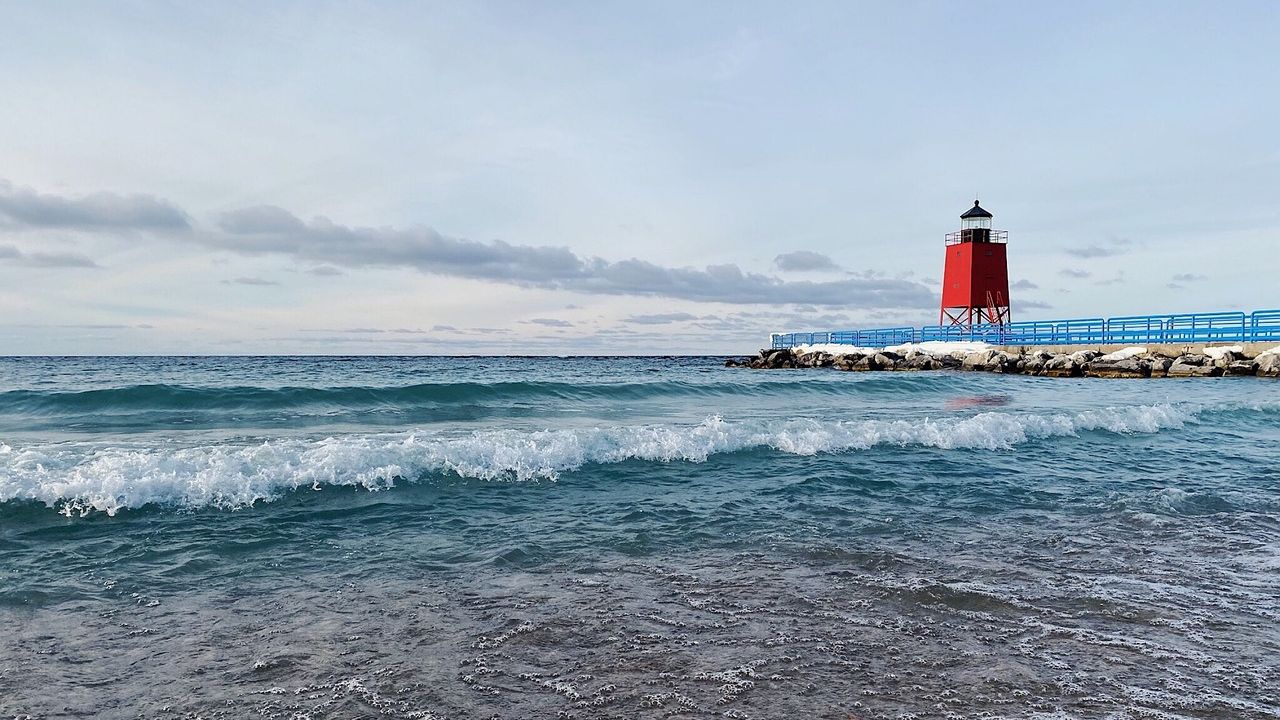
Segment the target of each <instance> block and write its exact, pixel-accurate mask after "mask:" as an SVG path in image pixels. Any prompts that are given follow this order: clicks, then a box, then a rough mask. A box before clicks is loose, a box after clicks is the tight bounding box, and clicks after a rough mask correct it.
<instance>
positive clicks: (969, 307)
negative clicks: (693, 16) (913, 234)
mask: <svg viewBox="0 0 1280 720" xmlns="http://www.w3.org/2000/svg"><path fill="white" fill-rule="evenodd" d="M1008 241H1009V233H1008V232H1007V231H1005V230H992V229H991V213H989V212H987V211H986V210H984V209H982V206H980V205H978V201H977V200H974V201H973V207H971V208H969V209H968V210H967V211H966V212H965V213H964V214H963V215H961V216H960V230H959V231H958V232H953V233H947V236H946V243H947V262H946V266H945V268H944V270H943V273H942V310H941V312H939V313H938V324H939V325H960V326H964V327H969V326H973V325H981V324H985V323H991V324H996V325H1005V324H1007V323H1008V322H1009V264H1008V262H1007V259H1006V256H1005V247H1006V245H1005V243H1007V242H1008Z"/></svg>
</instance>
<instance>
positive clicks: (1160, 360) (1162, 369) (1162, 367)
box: [1151, 357, 1173, 377]
mask: <svg viewBox="0 0 1280 720" xmlns="http://www.w3.org/2000/svg"><path fill="white" fill-rule="evenodd" d="M1171 365H1173V360H1172V359H1170V358H1167V357H1155V358H1151V377H1166V376H1167V375H1168V374H1169V366H1171Z"/></svg>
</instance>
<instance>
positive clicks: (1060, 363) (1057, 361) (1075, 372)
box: [1042, 355, 1082, 377]
mask: <svg viewBox="0 0 1280 720" xmlns="http://www.w3.org/2000/svg"><path fill="white" fill-rule="evenodd" d="M1042 374H1043V375H1046V376H1048V377H1080V375H1081V374H1082V373H1081V368H1080V364H1079V363H1077V362H1076V360H1075V356H1073V355H1055V356H1053V357H1052V358H1050V359H1049V361H1048V362H1046V363H1045V364H1044V370H1043V372H1042Z"/></svg>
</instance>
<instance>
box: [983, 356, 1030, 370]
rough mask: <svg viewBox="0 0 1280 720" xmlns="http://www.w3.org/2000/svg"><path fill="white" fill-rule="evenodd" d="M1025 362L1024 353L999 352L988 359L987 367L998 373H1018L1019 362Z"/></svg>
mask: <svg viewBox="0 0 1280 720" xmlns="http://www.w3.org/2000/svg"><path fill="white" fill-rule="evenodd" d="M1021 362H1023V360H1022V355H1021V354H1019V353H1009V352H1003V351H1001V352H997V353H995V354H993V355H992V356H991V359H990V360H988V361H987V365H986V368H987V370H990V371H991V372H996V373H1016V372H1018V369H1019V368H1018V363H1021Z"/></svg>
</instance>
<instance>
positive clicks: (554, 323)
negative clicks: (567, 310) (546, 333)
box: [520, 318, 573, 328]
mask: <svg viewBox="0 0 1280 720" xmlns="http://www.w3.org/2000/svg"><path fill="white" fill-rule="evenodd" d="M520 322H522V323H524V324H526V325H541V326H543V327H554V328H569V327H573V323H571V322H569V321H568V320H558V319H556V318H533V319H532V320H521V321H520Z"/></svg>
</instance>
